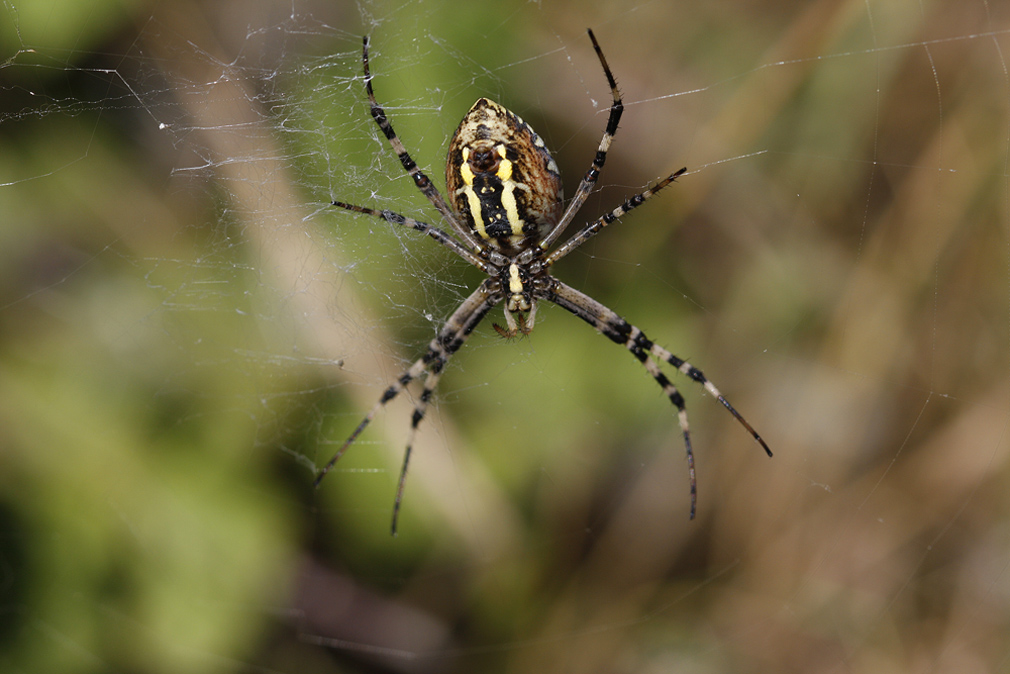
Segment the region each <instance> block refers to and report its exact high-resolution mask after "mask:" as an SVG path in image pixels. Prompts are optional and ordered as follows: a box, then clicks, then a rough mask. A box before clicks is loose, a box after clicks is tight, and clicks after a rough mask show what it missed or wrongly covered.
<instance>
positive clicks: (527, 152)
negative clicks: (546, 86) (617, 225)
mask: <svg viewBox="0 0 1010 674" xmlns="http://www.w3.org/2000/svg"><path fill="white" fill-rule="evenodd" d="M448 155H449V156H448V158H447V161H446V169H445V181H446V187H447V189H448V192H449V201H450V203H451V204H452V208H453V210H454V211H455V213H456V214H457V215H458V216H459V218H460V219H461V220H462V221H463V223H464V224H465V225H466V226H467V227H469V229H470V231H472V232H473V233H474V234H475V235H476V236H477V237H479V238H480V239H481V240H482V241H487V242H488V243H489V244H490V245H491V246H493V247H494V248H495V249H497V250H499V251H501V252H503V253H505V254H507V255H509V254H515V253H516V252H518V251H521V250H523V249H525V248H528V247H530V246H532V245H534V244H535V243H536V242H538V241H539V239H541V238H542V237H543V236H545V235H546V234H547V232H549V231H550V230H551V228H552V227H553V226H554V224H556V223H557V222H558V219H559V218H560V217H561V206H562V198H563V190H562V185H561V175H560V174H559V173H558V166H557V164H556V163H555V162H554V159H553V158H552V157H551V154H550V152H548V151H547V147H546V146H545V145H544V142H543V140H541V139H540V136H538V135H537V134H536V133H535V132H534V131H533V129H531V128H530V126H529V125H528V124H527V123H526V122H524V121H523V120H522V118H520V117H519V116H518V115H516V114H514V113H512V112H509V111H508V110H507V109H505V108H504V107H502V106H501V105H499V104H497V103H495V102H494V101H491V100H489V99H487V98H481V99H479V100H478V101H477V102H476V103H474V104H473V107H472V108H470V111H469V112H468V113H467V114H466V115H465V116H464V117H463V121H462V122H460V124H459V128H457V129H456V133H455V134H454V135H453V137H452V142H451V143H450V144H449V153H448Z"/></svg>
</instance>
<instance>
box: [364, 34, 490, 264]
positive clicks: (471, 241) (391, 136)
mask: <svg viewBox="0 0 1010 674" xmlns="http://www.w3.org/2000/svg"><path fill="white" fill-rule="evenodd" d="M361 60H362V63H363V64H364V71H365V91H366V92H367V93H368V102H369V106H370V109H371V113H372V119H374V120H375V123H376V124H377V125H378V126H379V129H381V130H382V133H383V135H385V136H386V139H387V140H388V141H389V144H390V145H391V146H392V147H393V151H394V152H395V153H396V157H397V159H399V160H400V164H402V165H403V169H404V170H405V171H406V172H407V174H408V175H409V176H410V177H411V178H412V179H413V181H414V184H415V185H417V189H419V190H420V191H421V193H422V194H423V195H424V196H425V197H427V198H428V201H430V202H431V204H432V206H434V207H435V209H436V210H437V211H438V212H439V213H440V214H441V215H442V217H443V218H445V219H446V221H447V222H448V223H449V224H450V225H452V228H453V230H455V232H456V233H457V234H459V236H460V237H461V238H462V239H463V241H464V242H466V244H467V245H468V246H469V247H470V248H471V249H472V250H473V251H474V252H477V253H480V252H481V251H482V250H483V249H484V246H483V245H482V244H481V243H480V241H478V239H477V237H475V236H474V234H473V232H471V231H470V230H469V229H468V228H467V227H464V226H463V224H462V223H461V222H460V221H459V219H458V218H456V216H455V215H454V214H453V212H452V209H451V208H449V206H448V204H446V203H445V199H443V198H442V194H441V192H439V191H438V188H437V187H435V185H434V184H433V183H432V182H431V180H430V179H429V178H428V176H427V175H426V174H425V173H424V171H422V170H421V169H420V167H419V166H418V165H417V163H416V162H415V161H414V160H413V159H412V158H411V156H410V154H409V153H408V152H407V148H405V147H404V146H403V143H401V142H400V138H399V137H398V136H397V135H396V131H394V130H393V125H392V123H390V121H389V118H388V117H386V111H385V110H383V109H382V106H381V105H379V104H378V103H377V102H376V100H375V92H374V91H373V90H372V73H371V72H370V71H369V69H368V36H367V35H366V36H365V37H364V39H363V46H362V55H361Z"/></svg>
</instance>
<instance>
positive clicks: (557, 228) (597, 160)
mask: <svg viewBox="0 0 1010 674" xmlns="http://www.w3.org/2000/svg"><path fill="white" fill-rule="evenodd" d="M588 32H589V39H590V40H592V41H593V49H595V50H596V56H597V58H599V59H600V65H601V66H603V74H604V75H606V76H607V84H609V85H610V93H611V95H613V97H614V102H613V103H612V104H611V105H610V117H609V118H608V119H607V128H606V130H604V132H603V139H602V140H600V146H599V148H598V149H597V150H596V156H595V157H594V158H593V163H592V164H590V166H589V170H588V171H586V175H585V176H584V177H583V178H582V182H580V183H579V186H578V188H576V190H575V195H574V196H573V197H572V200H571V202H569V204H568V208H567V209H565V214H564V215H563V216H561V219H560V220H559V221H558V224H556V225H554V229H552V230H551V231H550V233H548V234H547V236H546V237H544V240H543V241H541V242H540V248H541V249H542V250H547V249H548V248H550V247H551V246H552V245H554V242H555V241H557V240H558V237H559V236H561V233H562V232H564V231H565V228H566V227H568V225H569V224H570V223H571V221H572V220H573V219H574V218H575V214H576V213H578V212H579V209H580V208H582V204H584V203H586V199H588V198H589V193H590V191H591V190H592V189H593V185H595V184H596V181H597V180H599V179H600V171H601V170H602V169H603V164H604V163H605V162H606V161H607V151H608V150H609V149H610V143H611V142H612V141H613V140H614V134H616V133H617V125H618V124H619V123H620V121H621V115H622V114H623V113H624V103H623V102H622V101H621V92H620V91H618V90H617V80H615V79H614V74H613V73H612V72H610V66H608V65H607V59H606V58H604V56H603V50H602V49H600V45H599V43H597V42H596V36H595V35H593V31H592V30H590V31H588Z"/></svg>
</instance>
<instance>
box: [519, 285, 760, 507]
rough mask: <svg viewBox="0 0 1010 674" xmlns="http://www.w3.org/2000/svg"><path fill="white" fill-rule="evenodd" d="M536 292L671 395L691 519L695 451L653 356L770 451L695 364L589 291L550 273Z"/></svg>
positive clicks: (678, 399) (680, 405)
mask: <svg viewBox="0 0 1010 674" xmlns="http://www.w3.org/2000/svg"><path fill="white" fill-rule="evenodd" d="M536 292H537V296H538V297H540V298H542V299H545V300H548V301H550V302H553V303H554V304H557V305H558V306H559V307H562V308H563V309H566V310H568V311H570V312H571V313H573V314H575V315H576V316H578V317H579V318H581V319H582V320H584V321H585V322H587V323H589V324H590V325H592V326H593V327H595V328H596V329H597V330H599V331H600V332H601V333H603V334H604V335H605V336H606V337H607V338H608V339H610V340H611V341H612V342H614V343H616V344H620V345H622V346H624V347H625V348H626V349H627V350H628V351H630V352H631V354H632V355H633V356H634V357H635V358H637V359H638V361H639V362H640V363H642V365H643V366H645V369H646V370H648V372H649V374H651V375H652V378H653V379H655V380H656V383H657V384H659V385H660V387H662V389H663V393H664V394H666V396H667V397H668V398H669V399H670V402H672V403H673V404H674V406H675V407H676V408H677V414H678V420H679V421H680V429H681V432H682V433H683V435H684V443H685V446H686V450H687V462H688V471H689V473H690V478H691V519H694V515H695V504H696V502H697V491H698V490H697V483H696V480H695V474H694V453H693V451H692V449H691V434H690V430H689V427H688V423H687V409H686V407H685V404H684V397H683V396H682V395H681V394H680V392H679V391H678V390H677V388H676V387H675V386H674V385H673V383H672V382H671V381H670V380H669V379H668V378H667V376H666V375H665V374H663V373H662V372H661V371H660V370H659V366H658V365H656V362H655V361H654V360H653V358H652V357H655V358H656V359H658V360H662V361H665V362H667V363H669V364H670V365H673V366H674V367H675V368H677V370H679V371H680V372H681V373H683V374H685V375H687V376H688V377H689V378H690V379H693V380H694V381H696V382H698V383H699V384H701V385H702V386H704V387H705V389H706V390H707V391H708V392H709V393H711V394H712V395H713V396H715V397H716V399H718V400H719V402H720V403H722V404H723V406H724V407H725V408H726V409H727V410H729V412H730V413H731V414H732V415H733V416H734V417H735V418H736V420H737V421H739V422H740V424H742V425H743V427H744V428H746V429H747V431H748V432H749V433H750V434H751V437H753V438H754V440H756V441H757V443H758V444H759V445H761V447H762V448H763V449H764V450H765V452H766V453H767V454H768V456H771V455H772V452H771V449H769V448H768V445H767V444H766V443H765V441H764V440H763V439H762V438H761V436H760V435H758V433H757V431H755V430H754V428H753V427H752V426H751V425H750V424H749V423H747V421H746V420H745V419H744V418H743V416H741V415H740V413H739V412H737V411H736V409H735V408H734V407H733V406H732V405H730V404H729V401H728V400H726V398H725V397H724V396H723V395H722V394H721V393H720V392H719V390H718V389H717V388H716V387H715V385H714V384H712V382H710V381H709V380H708V379H707V378H706V377H705V375H703V374H702V373H701V370H699V369H698V368H696V367H694V366H693V365H691V364H690V363H688V362H687V361H685V360H682V359H680V358H678V357H676V356H674V355H673V354H672V353H670V352H669V351H667V350H666V349H664V348H662V347H660V346H657V345H655V344H653V343H652V341H651V340H650V339H649V338H648V337H646V336H645V333H643V332H642V331H641V330H639V329H638V328H637V327H635V326H634V325H631V324H630V323H628V322H627V321H626V320H624V319H623V318H621V317H620V316H619V315H617V314H616V313H614V312H613V311H612V310H611V309H608V308H607V307H606V306H604V305H603V304H601V303H600V302H597V301H596V300H594V299H593V298H592V297H590V296H589V295H586V294H585V293H582V292H579V291H578V290H576V289H575V288H572V287H571V286H568V285H565V284H564V283H562V282H561V281H558V280H557V279H555V278H553V277H551V284H550V285H549V286H548V287H547V288H545V289H543V290H537V291H536Z"/></svg>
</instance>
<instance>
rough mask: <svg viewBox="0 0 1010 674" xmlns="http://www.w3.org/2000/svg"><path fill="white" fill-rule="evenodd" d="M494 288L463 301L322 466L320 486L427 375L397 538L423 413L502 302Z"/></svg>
mask: <svg viewBox="0 0 1010 674" xmlns="http://www.w3.org/2000/svg"><path fill="white" fill-rule="evenodd" d="M493 285H494V284H493V283H492V281H491V280H490V279H489V280H487V281H484V283H482V284H481V285H480V287H479V288H477V290H475V291H474V292H473V293H472V294H471V295H470V296H469V297H468V298H466V300H464V301H463V304H461V305H460V306H459V308H458V309H456V311H455V312H453V314H452V316H450V317H449V320H448V321H446V323H445V326H443V327H442V329H441V330H440V331H439V333H438V336H437V337H435V338H434V339H433V340H431V343H429V344H428V351H427V352H426V353H425V354H424V356H422V357H421V358H418V359H417V360H416V361H414V364H413V365H411V366H410V367H409V368H407V370H405V371H404V372H403V374H401V375H400V376H399V377H397V378H396V381H395V382H394V383H392V384H390V386H389V388H387V389H386V390H385V391H384V392H383V394H382V396H380V398H379V400H378V402H376V403H375V405H374V406H373V407H372V409H371V410H369V412H368V414H366V415H365V418H364V419H362V420H361V423H359V424H358V427H357V428H355V429H354V432H353V433H351V435H350V437H348V438H347V440H345V441H344V444H343V445H341V446H340V449H338V450H337V453H336V454H334V455H333V458H332V459H330V460H329V461H328V462H327V463H326V465H325V466H323V469H322V470H321V471H319V474H318V475H317V476H316V480H315V485H316V486H317V487H318V486H319V483H320V482H322V480H323V478H324V477H326V474H327V473H329V472H330V470H331V469H332V468H333V466H334V465H336V463H337V461H339V460H340V457H341V456H343V455H344V452H346V451H347V449H348V448H349V447H350V446H351V445H352V444H354V441H355V440H357V438H358V436H359V435H361V432H362V431H364V430H365V428H366V427H367V426H368V424H369V423H371V421H372V419H374V418H375V415H376V414H377V413H378V412H379V410H380V409H382V408H383V407H385V406H386V404H387V403H388V402H389V401H391V400H393V399H394V398H395V397H396V396H398V395H400V393H401V392H402V391H403V390H404V389H405V388H407V385H408V384H410V382H412V381H414V380H415V379H417V378H418V377H420V376H421V375H422V374H425V375H426V377H425V380H424V389H423V390H422V391H421V397H420V398H418V400H417V402H416V403H415V404H414V413H413V415H412V416H411V418H410V431H409V432H408V434H407V449H406V451H405V452H404V456H403V467H402V468H401V469H400V478H399V480H398V481H397V486H396V498H395V500H394V501H393V518H392V524H391V527H390V528H391V532H392V534H393V535H394V536H395V535H396V525H397V520H398V519H399V514H400V502H401V501H402V500H403V486H404V484H405V483H406V481H407V467H408V466H409V464H410V454H411V452H412V451H413V446H414V436H415V435H416V433H417V427H418V426H420V425H421V421H422V420H423V419H424V413H425V412H426V411H427V409H428V402H429V401H430V400H431V396H432V395H433V394H434V393H435V387H436V386H438V380H439V378H440V377H441V376H442V370H443V368H444V367H445V365H446V363H448V362H449V359H450V358H452V355H453V354H454V353H456V351H458V350H459V348H460V347H461V346H463V344H464V343H465V342H466V338H467V337H469V336H470V333H471V332H473V330H474V328H476V327H477V325H478V324H479V323H480V321H481V319H483V318H484V316H486V315H487V312H488V311H490V310H491V308H492V307H494V305H496V304H498V302H500V301H501V298H500V296H498V295H497V294H495V293H494V292H493V290H492V288H493Z"/></svg>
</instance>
